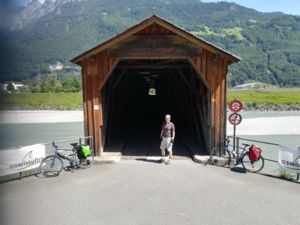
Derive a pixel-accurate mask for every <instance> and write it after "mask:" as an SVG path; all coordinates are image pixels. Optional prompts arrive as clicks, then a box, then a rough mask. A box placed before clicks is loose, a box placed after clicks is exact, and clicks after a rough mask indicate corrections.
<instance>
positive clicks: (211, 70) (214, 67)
mask: <svg viewBox="0 0 300 225" xmlns="http://www.w3.org/2000/svg"><path fill="white" fill-rule="evenodd" d="M191 62H192V63H193V64H194V66H195V67H196V69H197V71H198V72H199V73H200V74H201V77H202V79H204V80H205V82H206V84H207V85H208V87H209V89H210V91H211V110H210V111H211V120H210V131H209V133H210V134H209V135H210V146H211V149H212V148H213V147H216V148H217V149H220V148H222V147H223V146H224V138H225V129H226V127H225V126H226V120H225V115H226V114H225V104H226V75H227V68H228V62H227V61H226V60H225V59H223V58H220V59H219V60H216V61H214V60H213V53H211V52H209V51H207V50H204V51H203V54H202V55H201V56H197V57H191Z"/></svg>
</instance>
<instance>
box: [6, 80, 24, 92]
mask: <svg viewBox="0 0 300 225" xmlns="http://www.w3.org/2000/svg"><path fill="white" fill-rule="evenodd" d="M9 84H12V86H13V89H14V91H16V92H19V91H20V90H21V89H22V88H24V87H25V85H24V84H22V83H21V82H5V83H2V84H0V91H1V92H10V91H9V90H8V85H9Z"/></svg>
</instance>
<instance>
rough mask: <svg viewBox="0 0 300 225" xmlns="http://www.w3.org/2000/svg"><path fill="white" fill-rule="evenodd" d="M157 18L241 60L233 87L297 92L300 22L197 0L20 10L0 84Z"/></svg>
mask: <svg viewBox="0 0 300 225" xmlns="http://www.w3.org/2000/svg"><path fill="white" fill-rule="evenodd" d="M152 14H156V15H158V16H161V17H162V18H164V19H167V20H169V21H171V22H172V23H175V24H177V25H178V26H180V27H183V28H184V29H185V30H187V31H189V32H191V33H193V34H194V35H196V36H199V37H201V38H204V39H205V40H207V41H210V42H212V43H214V44H216V45H218V46H220V47H222V48H224V49H226V50H228V51H231V52H232V53H234V54H236V55H239V56H241V57H242V59H243V60H242V61H241V62H240V63H237V64H234V65H232V66H231V67H230V73H229V84H230V85H231V86H233V85H236V84H241V83H244V82H245V81H249V80H255V81H261V82H266V83H270V84H275V85H280V86H300V17H299V16H291V15H286V14H283V13H261V12H258V11H255V10H253V9H249V8H245V7H242V6H239V5H237V4H234V3H226V2H219V3H203V2H201V1H199V0H185V1H182V0H151V1H149V0H122V1H120V0H56V1H54V2H53V1H50V0H48V1H47V0H46V2H45V3H43V4H42V3H40V2H39V1H38V0H34V1H32V2H31V3H30V4H29V5H27V6H26V7H24V8H21V9H19V10H18V12H17V14H16V16H15V19H14V20H13V23H11V24H10V26H9V28H10V31H9V32H5V34H3V35H2V38H4V40H5V41H6V44H5V46H3V47H4V48H5V49H6V53H7V54H6V55H5V57H4V59H3V60H4V61H3V62H4V63H5V64H6V66H5V71H4V70H3V71H2V72H1V80H2V81H3V80H5V81H7V80H23V79H28V78H33V77H35V76H36V75H37V74H46V73H47V72H49V64H54V63H56V62H57V61H59V62H62V63H63V64H64V65H67V68H68V69H67V70H63V73H64V76H74V74H77V75H78V69H76V67H75V66H74V65H72V64H71V63H70V62H69V60H70V59H71V58H72V57H73V56H76V55H77V54H79V53H81V52H83V51H86V50H88V49H89V48H92V47H94V46H95V45H97V44H99V43H101V42H103V41H104V40H107V39H109V38H111V37H113V36H114V35H116V34H117V33H120V32H122V31H124V30H125V29H126V28H128V27H130V26H132V25H134V24H135V23H138V22H140V21H141V20H143V19H145V18H147V17H149V16H151V15H152Z"/></svg>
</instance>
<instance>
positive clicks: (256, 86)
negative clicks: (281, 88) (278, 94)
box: [232, 82, 278, 90]
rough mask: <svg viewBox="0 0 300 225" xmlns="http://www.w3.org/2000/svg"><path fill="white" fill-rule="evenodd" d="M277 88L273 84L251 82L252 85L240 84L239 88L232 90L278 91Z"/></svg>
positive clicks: (235, 87)
mask: <svg viewBox="0 0 300 225" xmlns="http://www.w3.org/2000/svg"><path fill="white" fill-rule="evenodd" d="M277 88H278V87H277V86H274V85H271V84H266V83H262V82H251V83H245V84H240V85H237V86H234V87H233V88H232V89H236V90H258V89H260V90H264V89H277Z"/></svg>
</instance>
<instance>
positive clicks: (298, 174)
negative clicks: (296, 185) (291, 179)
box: [297, 173, 300, 181]
mask: <svg viewBox="0 0 300 225" xmlns="http://www.w3.org/2000/svg"><path fill="white" fill-rule="evenodd" d="M297 180H298V181H300V173H297Z"/></svg>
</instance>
